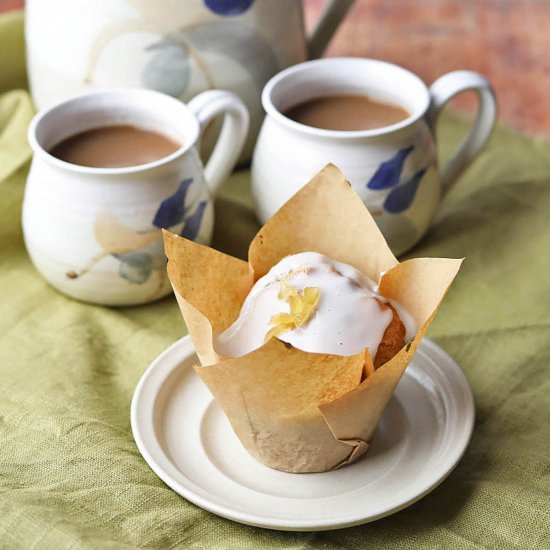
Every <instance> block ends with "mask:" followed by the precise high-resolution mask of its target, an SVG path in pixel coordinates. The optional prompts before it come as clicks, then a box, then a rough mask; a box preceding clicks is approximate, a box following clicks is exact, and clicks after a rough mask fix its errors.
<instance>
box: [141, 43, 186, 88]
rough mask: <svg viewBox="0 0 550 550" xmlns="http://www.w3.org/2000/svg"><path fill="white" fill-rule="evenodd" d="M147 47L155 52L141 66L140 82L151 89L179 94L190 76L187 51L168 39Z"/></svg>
mask: <svg viewBox="0 0 550 550" xmlns="http://www.w3.org/2000/svg"><path fill="white" fill-rule="evenodd" d="M149 49H151V50H154V51H155V53H154V55H153V57H152V58H151V59H150V60H149V62H148V63H147V65H145V67H144V68H143V72H142V73H141V83H142V84H143V85H144V86H145V87H146V88H149V89H151V90H157V91H158V92H163V93H165V94H168V95H171V96H173V97H179V96H181V95H182V94H183V93H184V92H185V90H186V89H187V86H189V81H190V78H191V68H190V66H189V56H188V54H187V52H186V51H185V50H184V49H182V48H181V46H179V45H177V44H174V43H172V42H169V41H162V42H159V43H158V44H155V45H154V46H153V47H151V48H149Z"/></svg>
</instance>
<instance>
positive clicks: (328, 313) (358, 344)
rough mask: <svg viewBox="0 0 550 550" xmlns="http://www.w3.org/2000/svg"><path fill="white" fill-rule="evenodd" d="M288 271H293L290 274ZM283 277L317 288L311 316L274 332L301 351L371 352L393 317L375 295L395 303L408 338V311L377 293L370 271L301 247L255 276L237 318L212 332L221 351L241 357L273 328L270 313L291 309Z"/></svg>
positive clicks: (298, 285) (411, 326)
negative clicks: (281, 294) (282, 293)
mask: <svg viewBox="0 0 550 550" xmlns="http://www.w3.org/2000/svg"><path fill="white" fill-rule="evenodd" d="M291 272H295V273H292V274H291V276H290V277H289V273H291ZM281 282H284V283H285V284H287V285H289V286H292V287H294V288H295V289H297V290H303V289H304V288H306V287H316V288H318V289H319V290H320V293H321V297H320V300H319V303H318V305H317V308H316V310H315V312H314V314H313V316H312V317H311V318H310V319H309V320H308V321H307V322H306V323H305V324H304V325H303V326H302V327H299V328H296V329H294V330H291V331H289V332H286V333H284V334H282V335H280V336H279V337H278V338H279V339H280V340H282V341H284V342H288V343H289V344H292V345H293V346H294V347H296V348H298V349H301V350H303V351H307V352H311V353H328V354H333V355H355V354H357V353H360V352H361V351H362V350H363V349H364V348H368V349H369V352H370V354H371V356H372V357H374V356H375V355H376V352H377V350H378V346H379V344H380V341H381V340H382V337H383V336H384V332H385V330H386V328H387V327H388V325H389V324H390V321H391V319H392V313H391V310H389V309H382V308H381V307H380V305H379V303H378V302H377V301H376V299H377V300H379V301H382V302H390V303H391V305H392V306H393V307H395V309H396V311H397V312H398V314H399V317H400V318H401V320H402V321H403V323H404V325H405V328H406V331H407V334H406V340H407V341H409V340H411V339H412V337H413V336H414V334H415V332H416V330H415V327H414V322H413V320H412V318H411V316H410V315H409V313H408V312H407V311H406V310H405V309H404V308H403V307H402V306H401V305H400V304H396V303H395V302H394V301H389V300H387V299H386V298H384V297H383V296H381V295H380V294H378V293H377V286H376V284H375V283H374V282H373V281H371V280H370V279H369V278H368V277H366V276H365V275H363V274H362V273H360V272H359V271H357V270H356V269H355V268H353V267H351V266H350V265H347V264H343V263H341V262H336V261H333V260H331V259H330V258H328V257H327V256H324V255H322V254H319V253H317V252H302V253H300V254H294V255H292V256H287V257H286V258H283V259H282V260H281V261H280V262H279V263H278V264H277V265H275V266H273V267H272V268H271V270H270V271H269V273H267V274H266V275H265V276H263V277H262V278H261V279H259V280H258V281H257V282H256V284H255V285H254V287H253V288H252V290H251V291H250V293H249V295H248V296H247V298H246V300H245V301H244V304H243V307H242V309H241V313H240V314H239V317H238V318H237V320H236V321H235V322H234V323H233V324H232V325H231V326H230V327H229V328H227V329H226V330H225V331H224V332H222V333H220V334H218V335H216V336H215V340H214V346H215V349H216V351H217V352H218V353H219V354H220V355H222V356H224V357H240V356H241V355H245V354H246V353H249V352H251V351H253V350H255V349H257V348H259V347H261V346H262V345H263V343H264V339H265V335H266V333H267V332H268V331H269V330H270V329H271V328H272V325H270V323H269V322H270V320H271V317H272V316H273V315H274V314H275V313H288V312H289V311H290V307H289V304H288V302H287V301H285V300H281V299H279V298H278V294H279V290H280V289H281ZM375 298H376V299H375Z"/></svg>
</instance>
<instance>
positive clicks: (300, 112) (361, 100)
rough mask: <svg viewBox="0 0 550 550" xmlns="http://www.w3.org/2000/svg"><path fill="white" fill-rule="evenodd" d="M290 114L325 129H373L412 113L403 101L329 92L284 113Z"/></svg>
mask: <svg viewBox="0 0 550 550" xmlns="http://www.w3.org/2000/svg"><path fill="white" fill-rule="evenodd" d="M283 114H284V115H285V116H287V117H288V118H290V119H292V120H294V121H295V122H299V123H300V124H305V125H306V126H312V127H314V128H322V129H324V130H341V131H354V130H373V129H376V128H383V127H384V126H391V125H392V124H396V123H397V122H401V121H402V120H405V119H406V118H409V117H410V116H411V114H410V113H409V112H408V111H406V110H405V109H403V107H401V106H399V105H394V104H391V103H384V102H381V101H378V100H374V99H372V98H370V97H368V96H366V95H351V94H350V95H327V96H321V97H315V98H313V99H308V100H307V101H304V102H303V103H298V104H297V105H294V106H293V107H291V108H290V109H288V110H287V111H285V112H284V113H283Z"/></svg>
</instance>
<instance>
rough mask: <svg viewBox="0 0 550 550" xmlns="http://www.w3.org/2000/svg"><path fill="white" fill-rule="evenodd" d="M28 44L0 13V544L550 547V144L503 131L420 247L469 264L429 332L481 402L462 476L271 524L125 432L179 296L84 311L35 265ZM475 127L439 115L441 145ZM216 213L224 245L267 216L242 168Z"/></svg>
mask: <svg viewBox="0 0 550 550" xmlns="http://www.w3.org/2000/svg"><path fill="white" fill-rule="evenodd" d="M22 48H23V39H22V17H21V15H20V14H14V15H9V16H4V17H3V18H0V93H1V94H2V95H1V96H0V180H1V181H0V197H1V201H0V308H1V309H0V547H1V548H8V549H11V548H24V549H29V548H40V549H42V548H45V549H49V548H51V549H61V548H72V549H74V548H132V547H150V548H178V547H181V548H250V549H257V548H288V549H298V548H300V549H306V548H307V549H309V548H324V549H332V548H406V549H409V548H416V547H419V548H549V547H550V533H549V527H548V524H549V519H550V518H549V492H550V491H549V490H550V484H549V475H550V460H549V456H548V452H549V448H550V446H549V442H550V418H549V405H550V379H549V365H550V319H549V311H550V273H549V271H550V269H549V268H550V261H549V245H550V144H549V143H545V142H542V141H535V140H532V139H527V138H525V137H522V136H520V135H517V134H514V133H512V132H510V131H508V130H506V129H503V128H499V129H498V130H497V131H496V132H495V134H494V136H493V139H492V141H491V143H490V146H489V147H488V148H487V150H486V151H485V152H484V153H483V154H482V155H481V157H480V158H479V159H478V160H477V161H476V163H475V164H474V166H472V167H471V169H470V170H469V171H468V172H467V173H466V174H465V175H464V177H463V178H462V180H461V181H460V183H459V184H458V185H457V186H456V187H455V189H453V191H452V192H451V193H450V194H449V196H448V197H447V198H446V199H445V200H444V202H443V205H442V207H441V211H440V214H439V216H438V218H437V220H436V222H435V224H434V226H433V228H432V229H431V231H430V233H429V234H428V236H427V237H426V238H425V239H424V240H423V241H422V243H420V244H419V245H418V246H417V247H416V248H415V249H414V250H413V251H412V252H411V254H410V255H411V256H448V257H462V256H465V257H466V258H467V259H466V262H465V263H464V266H463V269H462V271H461V273H460V274H459V277H458V279H457V281H456V283H455V284H454V286H453V288H452V290H451V291H450V293H449V295H448V297H447V298H446V300H445V302H444V304H443V306H442V308H441V310H440V312H439V314H438V316H437V318H436V320H435V322H434V324H433V326H432V328H431V330H430V334H429V335H430V337H431V338H433V339H434V340H435V341H436V342H437V343H438V344H440V345H441V346H443V348H445V349H446V350H447V351H448V352H449V353H450V354H451V355H452V356H453V357H454V358H455V359H456V360H457V361H458V363H459V364H460V365H461V367H462V368H463V370H464V372H465V373H466V376H467V378H468V380H469V382H470V384H471V386H472V389H473V392H474V396H475V401H476V412H477V419H476V424H475V430H474V434H473V437H472V441H471V443H470V446H469V447H468V450H467V451H466V454H465V455H464V458H463V459H462V461H461V462H460V464H459V465H458V467H457V468H456V470H455V471H454V472H453V473H452V474H451V475H450V476H449V478H448V479H447V480H446V481H445V482H444V483H443V484H442V485H441V486H440V487H438V488H437V489H436V490H435V491H433V492H432V493H431V494H429V495H428V496H427V497H425V498H424V499H422V500H421V501H420V502H418V503H417V504H415V505H414V506H411V507H410V508H408V509H406V510H404V511H402V512H399V513H398V514H395V515H394V516H392V517H388V518H386V519H382V520H379V521H377V522H375V523H372V524H368V525H364V526H360V527H354V528H349V529H343V530H339V531H329V532H323V533H285V532H277V531H269V530H262V529H257V528H253V527H248V526H245V525H240V524H237V523H233V522H231V521H228V520H225V519H222V518H219V517H217V516H215V515H212V514H210V513H208V512H205V511H203V510H201V509H200V508H198V507H196V506H194V505H193V504H190V503H189V502H187V501H186V500H184V499H183V498H181V497H179V496H178V495H177V494H176V493H174V492H173V491H172V490H170V489H169V488H168V487H167V486H165V485H164V484H163V483H162V482H161V481H160V480H159V479H158V478H157V477H156V476H155V474H154V473H153V472H152V471H151V470H150V469H149V467H148V466H147V464H146V463H145V461H144V460H143V459H142V458H141V456H140V454H139V452H138V450H137V448H136V445H135V444H134V441H133V439H132V434H131V431H130V418H129V411H130V400H131V397H132V393H133V391H134V388H135V386H136V384H137V382H138V380H139V378H140V376H141V375H142V373H143V371H144V370H145V368H146V367H147V366H148V364H149V363H150V362H151V361H152V360H153V359H154V358H155V357H156V356H157V355H158V354H159V353H160V352H161V351H162V350H164V349H165V348H166V347H167V346H168V345H169V344H171V343H172V342H174V341H175V340H177V339H178V338H180V337H181V336H183V335H184V333H185V329H184V325H183V322H182V320H181V317H180V313H179V310H178V307H177V305H176V302H175V300H174V299H172V298H171V297H170V298H167V299H165V300H162V301H160V302H158V303H155V304H152V305H148V306H145V307H136V308H123V309H109V308H104V307H97V306H92V305H85V304H82V303H79V302H76V301H73V300H71V299H69V298H66V297H65V296H63V295H61V294H59V293H58V292H56V291H55V290H53V289H52V288H51V287H50V286H48V284H47V283H46V282H45V281H44V280H43V279H42V278H41V277H40V276H39V275H38V273H37V272H36V271H35V270H34V268H33V266H32V265H31V263H30V260H29V258H28V256H27V254H26V252H25V247H24V245H23V238H22V233H21V201H22V198H23V191H24V187H25V177H26V175H27V171H28V167H29V162H28V161H29V158H30V151H29V149H28V146H27V144H26V138H25V133H26V125H27V123H28V121H29V119H30V117H31V114H32V107H31V103H30V100H29V97H28V94H27V92H26V91H24V90H23V89H22V88H23V87H24V86H25V77H24V66H23V63H24V61H23V58H22V54H21V51H22ZM16 88H20V89H17V90H16ZM465 128H466V123H465V122H464V121H461V120H458V119H455V118H451V117H449V116H446V117H444V118H443V120H442V123H441V126H440V132H439V134H440V140H441V144H442V149H443V155H445V151H448V150H449V149H450V147H451V146H452V144H453V143H456V141H457V139H458V138H459V135H460V134H462V133H463V132H464V130H465ZM216 206H217V214H216V224H217V230H216V234H215V239H214V246H215V247H217V248H220V249H221V250H224V251H226V252H229V253H232V254H237V255H240V256H244V255H245V254H246V249H247V244H248V242H249V241H250V239H251V237H252V235H253V234H254V232H255V231H256V229H257V227H258V226H257V224H256V221H255V218H254V215H253V213H252V210H251V208H250V200H249V193H248V174H247V173H246V172H240V173H238V174H235V175H234V176H233V177H232V178H231V181H229V182H228V183H227V185H226V186H225V189H224V190H223V193H222V196H221V198H220V199H219V200H218V201H217V205H216Z"/></svg>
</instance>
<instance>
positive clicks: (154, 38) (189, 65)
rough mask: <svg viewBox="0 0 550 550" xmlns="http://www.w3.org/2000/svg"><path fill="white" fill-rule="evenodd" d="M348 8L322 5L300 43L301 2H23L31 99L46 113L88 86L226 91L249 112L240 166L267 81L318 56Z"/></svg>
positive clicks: (340, 1) (188, 94)
mask: <svg viewBox="0 0 550 550" xmlns="http://www.w3.org/2000/svg"><path fill="white" fill-rule="evenodd" d="M352 2H353V0H332V1H331V2H329V3H328V4H327V9H326V10H325V12H324V14H323V15H322V16H321V19H320V21H319V23H318V24H317V28H316V29H315V31H314V32H313V34H312V35H311V36H310V37H308V38H306V36H305V31H304V16H303V8H302V2H301V0H184V1H182V0H162V1H160V2H159V1H158V0H78V1H75V0H28V1H27V3H26V26H25V28H26V41H27V65H28V71H29V81H30V86H31V92H32V96H33V99H34V101H35V104H36V105H37V107H39V108H44V107H47V106H49V105H50V104H51V103H52V102H55V101H58V100H60V99H62V98H63V97H65V96H67V95H72V94H74V93H77V92H80V91H83V90H85V89H87V88H92V87H94V88H95V87H100V88H101V87H144V88H149V89H153V90H157V91H161V92H164V93H166V94H169V95H171V96H174V97H177V98H180V99H182V100H184V101H188V100H189V99H191V98H192V97H193V96H195V95H196V94H197V93H199V92H201V91H203V90H207V89H212V88H219V89H225V90H230V91H233V92H234V93H236V94H237V95H239V96H240V97H241V99H242V100H243V101H244V102H245V104H246V106H247V108H248V111H249V113H250V118H251V120H250V132H249V137H248V141H247V143H246V145H245V148H244V151H243V156H242V158H241V160H246V159H247V158H249V156H250V153H251V151H252V147H253V144H254V141H255V139H256V135H257V133H258V130H259V128H260V124H261V121H262V118H263V112H262V108H261V103H260V93H261V90H262V88H263V86H264V84H265V83H266V82H267V80H269V78H271V76H273V75H274V74H276V73H277V72H279V71H280V70H281V69H283V68H285V67H288V66H290V65H294V64H295V63H299V62H301V61H304V60H305V59H306V58H307V57H317V56H319V55H320V54H321V53H322V51H323V50H324V48H325V46H326V45H327V43H328V41H329V40H330V38H331V36H332V34H333V33H334V31H335V30H336V28H337V26H338V24H339V23H340V21H341V20H342V19H343V17H344V15H345V13H346V11H347V10H348V8H349V7H350V5H351V4H352Z"/></svg>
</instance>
